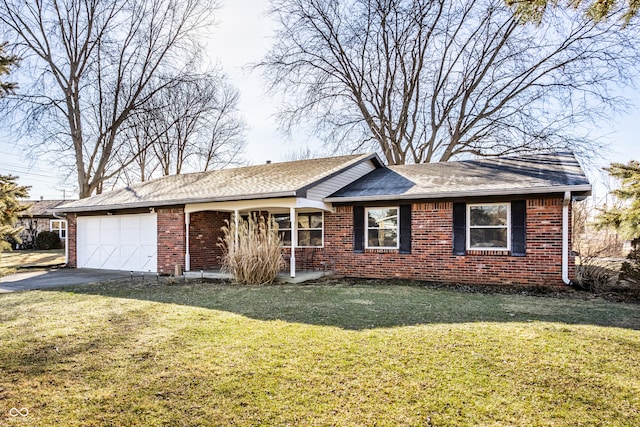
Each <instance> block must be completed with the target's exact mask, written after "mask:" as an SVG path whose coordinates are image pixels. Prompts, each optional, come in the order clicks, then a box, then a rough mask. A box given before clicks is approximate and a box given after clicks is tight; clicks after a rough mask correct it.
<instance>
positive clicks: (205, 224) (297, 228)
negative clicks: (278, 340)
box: [184, 197, 332, 283]
mask: <svg viewBox="0 0 640 427" xmlns="http://www.w3.org/2000/svg"><path fill="white" fill-rule="evenodd" d="M331 210H332V206H331V205H327V204H325V203H323V202H320V201H315V200H309V199H306V198H301V197H287V198H276V199H258V200H243V201H236V202H230V201H226V202H210V203H201V204H192V205H186V206H185V227H186V245H185V246H186V248H185V249H186V253H185V258H184V259H185V275H186V277H200V276H202V277H205V278H219V279H226V278H228V277H229V276H225V275H223V273H220V268H221V266H222V259H223V256H224V253H223V249H222V248H221V247H220V245H219V243H220V241H221V238H222V236H223V233H222V231H221V228H222V227H224V226H229V224H233V223H235V225H236V229H237V225H238V222H239V221H242V220H243V218H244V219H246V217H248V216H252V215H261V216H269V217H273V218H274V220H275V221H276V223H277V224H278V227H279V230H280V231H281V238H282V242H283V244H282V247H281V248H282V255H283V258H284V261H285V263H286V265H285V266H283V267H284V268H287V269H288V270H289V271H288V274H285V273H284V272H281V273H280V274H279V280H280V281H283V278H284V277H286V276H287V275H288V276H289V280H287V282H289V283H298V281H297V280H295V279H296V278H297V276H298V275H299V274H302V275H303V276H302V280H301V281H306V280H312V279H316V278H319V277H322V276H324V275H326V274H327V272H328V271H330V270H332V264H331V263H330V262H328V260H327V259H325V256H324V212H327V211H331ZM237 238H238V237H237V234H236V242H237Z"/></svg>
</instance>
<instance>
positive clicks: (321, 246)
mask: <svg viewBox="0 0 640 427" xmlns="http://www.w3.org/2000/svg"><path fill="white" fill-rule="evenodd" d="M310 213H311V214H316V213H320V214H321V215H322V228H300V226H297V227H296V232H299V231H300V230H320V231H321V232H322V245H320V246H300V245H298V244H296V246H295V247H296V248H324V212H323V211H308V212H296V218H295V221H296V224H297V223H298V215H299V214H310ZM269 215H285V213H284V212H274V213H270V214H269ZM289 217H290V215H289ZM290 223H291V227H289V228H279V229H278V231H289V232H290V233H291V238H292V239H293V221H291V222H290ZM297 237H299V236H296V243H297V242H298V238H297ZM282 247H283V248H290V247H291V245H290V244H289V245H285V244H283V245H282Z"/></svg>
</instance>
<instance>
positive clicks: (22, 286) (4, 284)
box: [0, 268, 151, 293]
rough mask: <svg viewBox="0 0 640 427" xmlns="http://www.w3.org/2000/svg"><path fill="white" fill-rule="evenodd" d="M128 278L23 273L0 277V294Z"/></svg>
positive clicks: (105, 273)
mask: <svg viewBox="0 0 640 427" xmlns="http://www.w3.org/2000/svg"><path fill="white" fill-rule="evenodd" d="M134 274H136V273H134ZM148 274H151V273H148ZM138 275H139V273H138ZM129 277H130V273H129V272H128V271H114V270H93V269H87V268H81V269H76V268H63V269H57V270H38V271H25V272H20V273H15V274H10V275H8V276H5V277H0V293H5V292H16V291H26V290H33V289H47V288H55V287H59V286H66V285H83V284H88V283H96V282H105V281H108V280H121V279H128V278H129Z"/></svg>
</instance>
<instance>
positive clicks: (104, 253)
mask: <svg viewBox="0 0 640 427" xmlns="http://www.w3.org/2000/svg"><path fill="white" fill-rule="evenodd" d="M77 258H78V267H80V268H100V269H110V270H132V271H154V272H155V271H157V215H156V214H140V215H110V216H93V217H78V221H77Z"/></svg>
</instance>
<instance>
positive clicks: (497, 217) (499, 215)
mask: <svg viewBox="0 0 640 427" xmlns="http://www.w3.org/2000/svg"><path fill="white" fill-rule="evenodd" d="M469 211H470V212H469V213H470V221H469V223H470V224H471V225H472V226H474V225H480V226H481V225H507V205H486V206H471V207H470V208H469Z"/></svg>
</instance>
